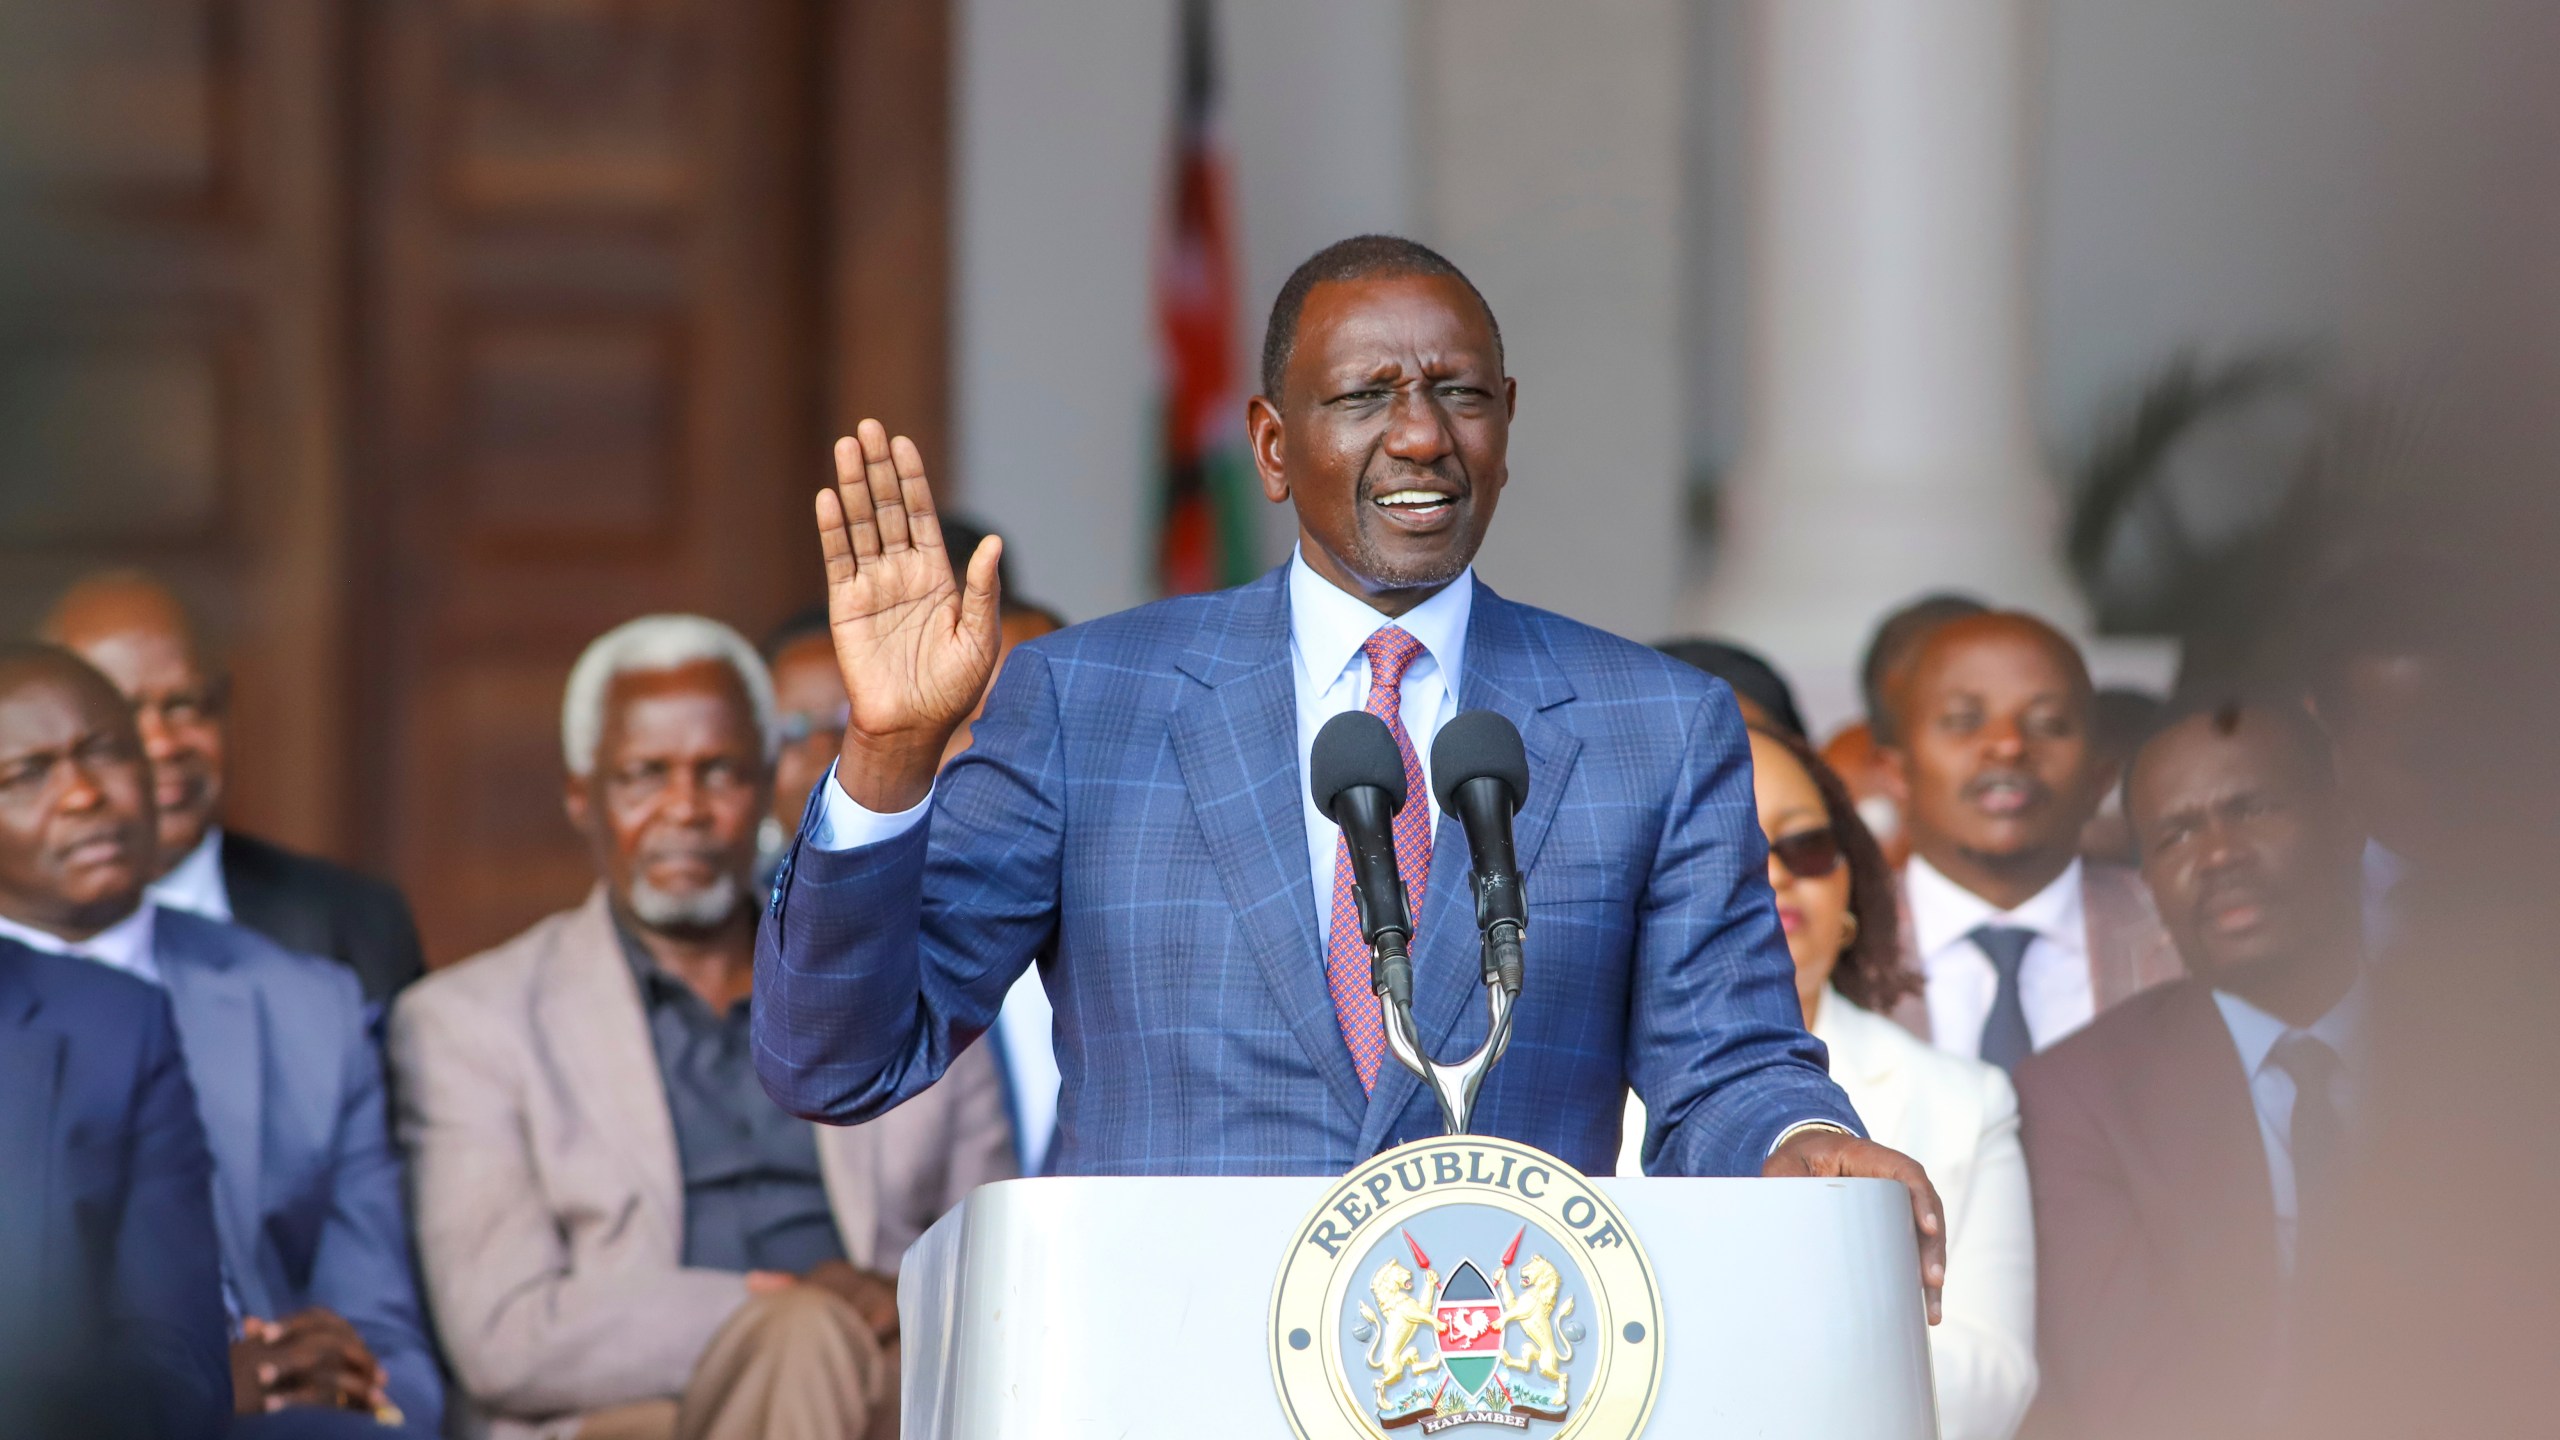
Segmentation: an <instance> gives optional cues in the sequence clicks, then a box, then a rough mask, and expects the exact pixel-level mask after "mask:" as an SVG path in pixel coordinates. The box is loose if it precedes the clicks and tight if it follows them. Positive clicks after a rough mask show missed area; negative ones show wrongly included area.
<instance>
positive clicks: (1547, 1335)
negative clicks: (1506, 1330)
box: [1494, 1255, 1573, 1381]
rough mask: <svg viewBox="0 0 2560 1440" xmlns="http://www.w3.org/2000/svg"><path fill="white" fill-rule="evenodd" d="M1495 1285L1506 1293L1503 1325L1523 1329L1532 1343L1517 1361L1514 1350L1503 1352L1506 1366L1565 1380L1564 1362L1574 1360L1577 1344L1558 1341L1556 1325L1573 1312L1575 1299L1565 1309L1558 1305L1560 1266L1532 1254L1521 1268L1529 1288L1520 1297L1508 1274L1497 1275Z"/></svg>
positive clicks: (1523, 1283)
mask: <svg viewBox="0 0 2560 1440" xmlns="http://www.w3.org/2000/svg"><path fill="white" fill-rule="evenodd" d="M1494 1283H1495V1284H1496V1285H1498V1286H1500V1287H1501V1290H1502V1323H1503V1324H1505V1325H1517V1326H1519V1327H1520V1334H1521V1335H1522V1336H1523V1337H1524V1338H1525V1339H1527V1341H1528V1342H1529V1343H1528V1344H1526V1345H1524V1346H1522V1347H1521V1349H1520V1354H1519V1356H1518V1358H1516V1359H1515V1358H1513V1356H1512V1354H1511V1352H1510V1351H1508V1350H1505V1351H1503V1352H1502V1363H1503V1364H1505V1365H1507V1366H1509V1367H1511V1368H1512V1369H1514V1370H1526V1369H1528V1368H1530V1367H1531V1366H1532V1365H1534V1366H1536V1367H1537V1371H1538V1373H1539V1374H1541V1375H1543V1376H1545V1377H1546V1378H1548V1379H1550V1380H1557V1381H1561V1380H1563V1379H1564V1369H1563V1366H1564V1362H1566V1361H1569V1360H1571V1359H1572V1358H1573V1343H1572V1342H1571V1341H1559V1340H1558V1339H1557V1338H1556V1327H1555V1322H1556V1321H1558V1320H1561V1319H1563V1318H1564V1317H1566V1316H1568V1315H1571V1314H1572V1313H1573V1297H1572V1296H1570V1295H1568V1296H1566V1297H1565V1301H1564V1305H1563V1306H1562V1308H1558V1306H1557V1305H1556V1292H1557V1290H1558V1289H1559V1288H1560V1287H1561V1286H1562V1285H1563V1283H1564V1282H1563V1281H1562V1280H1561V1279H1559V1278H1558V1277H1557V1275H1556V1267H1554V1266H1553V1265H1550V1264H1548V1263H1547V1257H1546V1256H1544V1255H1532V1256H1530V1257H1529V1259H1528V1262H1527V1263H1526V1264H1524V1265H1522V1266H1521V1267H1520V1283H1521V1284H1522V1285H1523V1286H1525V1287H1527V1288H1525V1289H1523V1290H1522V1291H1520V1293H1519V1294H1517V1295H1514V1294H1512V1292H1511V1280H1510V1277H1509V1276H1507V1275H1497V1276H1496V1277H1495V1280H1494Z"/></svg>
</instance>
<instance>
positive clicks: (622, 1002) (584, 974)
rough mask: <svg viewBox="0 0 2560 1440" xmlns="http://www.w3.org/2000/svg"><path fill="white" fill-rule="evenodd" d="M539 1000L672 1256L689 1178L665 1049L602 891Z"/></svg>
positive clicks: (571, 1071)
mask: <svg viewBox="0 0 2560 1440" xmlns="http://www.w3.org/2000/svg"><path fill="white" fill-rule="evenodd" d="M550 962H551V963H550V964H549V965H548V966H547V967H546V970H547V973H546V975H545V977H544V984H543V986H542V989H541V991H540V993H539V995H538V996H537V998H536V999H535V1001H534V1005H535V1008H536V1009H537V1010H538V1011H539V1012H540V1014H539V1017H538V1019H539V1021H540V1029H541V1031H542V1033H544V1034H546V1035H548V1036H549V1037H551V1043H552V1045H553V1047H554V1048H555V1049H556V1050H557V1051H558V1052H559V1054H560V1059H561V1064H562V1068H563V1069H565V1070H566V1071H567V1072H568V1075H569V1077H570V1082H571V1084H572V1085H573V1086H574V1087H575V1089H576V1091H577V1094H578V1096H579V1098H580V1101H581V1103H583V1104H585V1105H589V1106H592V1107H594V1109H595V1110H596V1111H597V1117H596V1118H597V1121H598V1123H599V1124H600V1125H601V1126H603V1127H605V1128H604V1133H606V1134H609V1135H616V1136H619V1137H620V1140H621V1143H620V1144H619V1145H617V1146H616V1147H615V1153H616V1154H617V1155H619V1156H620V1157H621V1159H622V1160H623V1162H624V1165H625V1167H626V1168H627V1169H628V1170H629V1172H630V1178H631V1180H632V1181H633V1182H634V1183H635V1184H636V1185H638V1187H639V1190H640V1195H641V1199H642V1201H643V1203H644V1204H645V1205H646V1207H647V1208H648V1210H649V1212H650V1213H651V1214H652V1215H654V1216H656V1217H657V1219H658V1222H659V1224H660V1226H661V1227H662V1228H663V1229H664V1231H665V1243H666V1249H667V1253H668V1254H669V1255H670V1256H673V1255H677V1254H680V1253H681V1252H682V1250H683V1245H684V1178H683V1166H682V1162H681V1161H680V1160H679V1159H678V1157H677V1154H676V1125H675V1117H674V1116H672V1115H671V1114H669V1113H668V1110H667V1094H666V1087H665V1086H664V1085H663V1084H661V1083H660V1080H659V1075H658V1052H657V1047H656V1045H655V1044H654V1043H653V1042H652V1041H651V1040H650V1038H649V1022H648V1017H647V1014H646V1012H645V1011H644V1010H643V1009H642V1007H641V1003H640V988H639V984H638V982H637V981H635V980H633V979H632V977H631V966H630V964H629V962H627V961H626V960H625V959H624V958H623V954H622V942H621V940H620V939H619V938H618V937H616V936H615V934H614V931H613V918H612V915H611V912H610V911H608V910H607V909H606V907H605V898H604V887H602V886H601V885H599V886H598V887H596V889H595V890H594V891H593V892H592V893H590V894H589V895H588V896H587V903H586V904H585V905H583V906H581V907H579V910H578V913H577V916H576V918H575V919H574V920H573V921H572V922H571V923H570V924H569V925H568V926H567V927H566V928H565V929H563V930H562V932H561V935H560V943H559V948H558V949H557V950H555V951H554V952H553V953H552V955H551V957H550Z"/></svg>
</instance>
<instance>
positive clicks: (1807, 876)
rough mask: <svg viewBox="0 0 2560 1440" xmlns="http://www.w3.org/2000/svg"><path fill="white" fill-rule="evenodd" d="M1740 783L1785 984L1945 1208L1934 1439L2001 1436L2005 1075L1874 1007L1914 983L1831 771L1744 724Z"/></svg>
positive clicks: (2031, 1279)
mask: <svg viewBox="0 0 2560 1440" xmlns="http://www.w3.org/2000/svg"><path fill="white" fill-rule="evenodd" d="M1751 788H1752V791H1753V794H1754V795H1755V797H1756V798H1757V800H1758V802H1759V807H1760V828H1761V830H1762V831H1763V832H1765V833H1766V834H1767V836H1768V837H1769V886H1770V888H1771V889H1772V890H1773V891H1774V892H1775V893H1776V895H1777V901H1778V919H1779V922H1780V923H1781V925H1783V926H1784V927H1785V930H1786V933H1787V950H1788V952H1789V953H1790V954H1792V955H1793V956H1794V957H1795V962H1796V998H1797V1000H1798V1001H1799V1002H1801V1003H1802V1004H1803V1006H1804V1013H1805V1020H1806V1023H1807V1025H1808V1027H1809V1028H1811V1029H1812V1031H1813V1033H1814V1036H1815V1037H1816V1038H1817V1039H1819V1040H1821V1041H1822V1042H1823V1044H1824V1045H1825V1046H1827V1047H1828V1048H1829V1050H1830V1052H1831V1078H1832V1079H1834V1080H1837V1081H1839V1082H1840V1088H1841V1089H1843V1090H1846V1091H1847V1092H1849V1100H1850V1103H1852V1104H1854V1105H1856V1106H1857V1108H1858V1118H1860V1119H1861V1120H1864V1121H1866V1123H1867V1133H1868V1135H1869V1136H1870V1137H1872V1138H1873V1139H1874V1140H1876V1141H1877V1143H1879V1144H1883V1145H1890V1146H1892V1147H1893V1148H1894V1149H1896V1150H1899V1151H1901V1152H1902V1153H1904V1154H1905V1155H1908V1156H1910V1157H1911V1158H1912V1159H1914V1160H1917V1161H1919V1162H1920V1163H1921V1165H1922V1166H1923V1167H1925V1168H1926V1169H1927V1170H1928V1172H1929V1178H1930V1179H1931V1180H1932V1181H1934V1182H1936V1184H1937V1187H1938V1198H1939V1200H1940V1201H1941V1202H1942V1203H1944V1205H1945V1206H1946V1217H1947V1286H1946V1298H1945V1311H1944V1314H1945V1318H1944V1320H1943V1321H1942V1322H1941V1323H1940V1324H1939V1325H1938V1326H1937V1327H1936V1328H1934V1329H1932V1330H1931V1331H1930V1332H1929V1362H1930V1369H1931V1370H1932V1371H1933V1372H1934V1374H1935V1378H1936V1386H1937V1396H1938V1430H1939V1434H1940V1435H1941V1436H1943V1437H1945V1440H2004V1437H2006V1436H2008V1435H2010V1434H2012V1433H2013V1432H2015V1431H2016V1430H2017V1428H2018V1422H2019V1420H2020V1419H2021V1418H2022V1417H2023V1416H2024V1415H2025V1414H2026V1411H2027V1401H2028V1399H2029V1397H2031V1396H2033V1395H2034V1394H2035V1389H2036V1355H2035V1287H2036V1277H2035V1223H2034V1219H2033V1216H2032V1215H2031V1213H2030V1210H2029V1206H2028V1203H2027V1169H2026V1161H2025V1159H2024V1158H2023V1157H2022V1156H2021V1155H2020V1153H2019V1150H2018V1101H2017V1096H2016V1095H2015V1093H2014V1092H2012V1091H2011V1090H2010V1088H2009V1077H2008V1076H2006V1075H2004V1074H2002V1073H2001V1072H2000V1071H1999V1070H1998V1069H1996V1068H1994V1067H1992V1066H1989V1065H1985V1064H1983V1063H1982V1062H1980V1061H1978V1060H1967V1059H1964V1058H1963V1057H1961V1056H1956V1055H1950V1054H1947V1053H1946V1052H1945V1051H1943V1050H1939V1049H1936V1048H1934V1047H1932V1046H1930V1045H1928V1044H1926V1043H1924V1042H1922V1041H1920V1040H1918V1039H1915V1038H1914V1037H1913V1036H1912V1035H1911V1034H1910V1033H1909V1032H1907V1031H1905V1030H1904V1029H1903V1028H1902V1027H1901V1026H1899V1025H1896V1024H1894V1023H1893V1022H1892V1021H1891V1020H1888V1019H1886V1018H1885V1017H1884V1013H1883V1012H1885V1011H1886V1010H1888V1009H1890V1008H1892V1005H1893V1002H1894V1001H1895V1000H1896V999H1898V998H1899V997H1901V996H1902V995H1905V994H1907V993H1909V992H1910V991H1912V990H1914V989H1917V988H1918V981H1917V980H1916V978H1915V977H1913V976H1912V975H1911V974H1910V973H1909V972H1908V971H1906V970H1904V969H1903V968H1902V950H1901V946H1900V945H1899V944H1898V943H1897V941H1896V940H1895V937H1894V931H1895V928H1896V926H1897V924H1898V923H1899V922H1898V920H1897V918H1896V916H1895V913H1894V897H1893V872H1892V871H1891V870H1890V869H1888V868H1887V867H1886V865H1885V863H1884V854H1883V852H1882V851H1880V850H1879V849H1877V848H1876V843H1875V839H1874V837H1873V836H1871V835H1869V834H1868V833H1867V829H1866V826H1865V825H1863V824H1861V823H1860V822H1859V820H1858V815H1857V811H1856V810H1855V809H1854V808H1853V807H1852V806H1851V804H1850V802H1849V792H1848V790H1847V788H1846V787H1845V786H1843V785H1842V784H1841V783H1840V778H1839V777H1838V776H1836V775H1834V774H1832V773H1831V771H1830V769H1829V768H1828V767H1827V766H1825V765H1824V764H1823V763H1822V762H1821V761H1820V760H1818V759H1816V758H1815V757H1814V755H1813V752H1812V751H1811V750H1809V749H1807V748H1806V747H1805V745H1804V742H1803V741H1801V740H1797V739H1794V738H1792V737H1786V736H1779V735H1774V734H1771V733H1770V732H1768V731H1765V730H1754V731H1752V732H1751ZM1627 1109H1628V1115H1627V1132H1626V1133H1627V1137H1628V1139H1627V1146H1626V1151H1625V1152H1624V1153H1622V1154H1621V1155H1620V1157H1619V1160H1618V1173H1619V1174H1621V1175H1632V1174H1635V1173H1636V1171H1637V1159H1638V1157H1637V1155H1636V1153H1635V1151H1636V1147H1637V1146H1638V1145H1639V1144H1640V1143H1641V1142H1642V1141H1643V1139H1644V1109H1643V1105H1642V1103H1641V1102H1639V1101H1637V1100H1635V1099H1634V1098H1633V1097H1632V1096H1630V1097H1629V1099H1628V1102H1627Z"/></svg>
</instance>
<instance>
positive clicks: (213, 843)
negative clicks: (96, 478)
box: [44, 571, 426, 1012]
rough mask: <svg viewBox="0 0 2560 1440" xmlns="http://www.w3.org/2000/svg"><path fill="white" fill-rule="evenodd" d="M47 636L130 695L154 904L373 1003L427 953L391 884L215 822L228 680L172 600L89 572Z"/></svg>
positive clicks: (133, 582) (145, 580)
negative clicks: (338, 967) (154, 872)
mask: <svg viewBox="0 0 2560 1440" xmlns="http://www.w3.org/2000/svg"><path fill="white" fill-rule="evenodd" d="M44 637H45V638H46V639H48V640H51V641H53V642H54V643H56V644H58V645H62V646H65V647H67V648H69V649H71V650H73V651H75V652H77V653H78V654H79V656H80V657H81V658H82V659H84V660H86V661H88V662H89V663H90V664H91V665H94V666H96V667H97V668H98V670H99V671H100V672H102V673H104V674H105V675H106V677H107V678H108V679H109V680H112V681H114V682H115V686H116V688H117V689H118V690H121V691H123V692H124V697H125V698H126V699H127V700H129V701H132V702H133V707H134V719H135V720H136V722H137V723H138V724H139V725H140V726H141V730H142V744H143V748H144V750H145V751H147V752H148V753H149V755H150V758H151V775H152V786H153V789H154V791H155V792H156V795H155V798H156V799H157V801H158V803H159V809H160V845H159V854H160V858H161V863H162V864H163V865H164V866H166V867H167V868H165V869H164V870H162V872H161V873H160V877H159V878H158V879H157V880H155V881H154V882H153V883H152V886H151V899H152V901H153V903H155V904H158V905H163V906H166V907H169V908H171V909H176V910H184V911H187V912H189V913H191V914H196V915H202V916H204V917H205V918H207V919H209V920H221V921H225V922H228V923H231V924H237V925H245V926H247V927H248V928H249V929H252V930H255V931H257V932H259V933H260V934H262V935H265V936H266V937H267V938H268V939H270V940H273V941H275V942H276V943H277V944H279V945H282V946H284V947H285V948H286V949H288V950H294V951H299V952H301V953H303V954H306V955H319V956H324V957H327V958H329V959H333V960H336V961H338V962H339V963H340V964H342V965H345V966H346V967H347V968H349V969H351V970H353V971H355V972H356V980H357V983H358V984H359V985H361V986H362V987H363V989H364V998H365V1003H366V1005H367V1006H368V1007H372V1008H373V1009H374V1010H376V1011H377V1012H378V1010H379V1008H380V1007H381V1005H382V1004H383V1003H384V1002H385V1001H387V1000H388V999H390V997H391V996H392V995H393V994H394V993H396V992H397V991H398V990H399V989H400V987H402V986H404V985H406V984H408V983H409V982H410V981H412V980H415V979H417V978H418V975H419V973H420V972H421V971H422V970H423V969H424V968H425V964H426V957H425V954H424V952H423V951H422V950H421V949H420V947H419V944H418V927H417V924H416V922H415V921H413V920H411V919H410V917H409V904H408V902H407V901H406V900H404V899H402V898H401V896H400V892H399V891H398V890H396V889H394V888H392V887H391V886H389V885H386V884H384V883H383V882H382V881H379V880H376V879H374V878H372V877H371V876H368V875H359V874H357V873H356V872H355V871H353V870H349V869H346V868H344V867H342V866H338V865H333V864H330V863H329V862H328V861H326V860H320V859H316V858H314V857H312V856H309V855H301V854H297V853H295V852H293V851H291V850H287V849H285V848H284V847H283V846H280V845H275V844H271V843H269V842H267V841H265V840H261V839H259V838H257V837H256V836H254V835H244V834H242V833H240V832H239V831H237V830H230V829H226V828H224V826H223V825H222V824H221V823H220V821H219V819H218V818H217V817H218V816H219V815H220V814H221V810H222V792H223V780H224V771H225V768H226V767H225V761H226V759H227V758H228V756H229V753H230V748H231V737H230V731H229V720H230V717H229V705H228V701H229V700H230V690H231V679H230V677H229V676H228V675H226V674H224V673H222V670H221V668H220V666H219V665H218V664H217V663H216V662H215V661H214V660H213V659H212V657H211V656H210V655H209V654H208V653H207V649H206V646H205V645H204V643H203V641H202V639H201V637H200V636H199V635H198V633H197V630H196V627H195V624H194V622H193V621H192V620H191V619H190V618H189V617H188V615H187V612H186V608H185V607H184V606H183V605H181V604H180V603H179V601H178V598H177V597H176V596H175V595H172V594H171V593H170V592H169V591H168V589H167V588H166V587H164V586H162V585H161V584H160V583H159V582H158V581H156V580H153V579H151V578H150V577H148V576H145V575H141V574H138V573H135V572H132V571H116V572H110V573H107V574H102V575H94V576H91V577H90V578H88V579H86V580H83V581H81V582H80V583H79V584H77V585H74V586H73V587H72V588H71V589H70V590H69V591H68V592H66V593H65V594H64V595H63V597H62V599H61V600H60V601H58V602H56V604H55V605H54V608H53V613H52V615H51V616H50V617H49V618H47V620H46V621H45V624H44Z"/></svg>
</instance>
